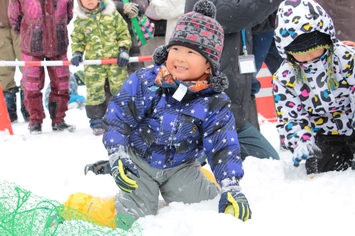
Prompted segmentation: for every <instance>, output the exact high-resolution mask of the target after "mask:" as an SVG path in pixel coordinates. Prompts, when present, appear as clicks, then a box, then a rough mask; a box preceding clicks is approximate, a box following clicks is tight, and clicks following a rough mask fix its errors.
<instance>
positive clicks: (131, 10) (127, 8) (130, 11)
mask: <svg viewBox="0 0 355 236" xmlns="http://www.w3.org/2000/svg"><path fill="white" fill-rule="evenodd" d="M138 13H139V8H138V4H137V3H133V2H130V3H125V4H123V14H125V15H127V16H128V18H133V17H136V16H138Z"/></svg>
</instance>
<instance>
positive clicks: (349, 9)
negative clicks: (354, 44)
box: [317, 0, 355, 41]
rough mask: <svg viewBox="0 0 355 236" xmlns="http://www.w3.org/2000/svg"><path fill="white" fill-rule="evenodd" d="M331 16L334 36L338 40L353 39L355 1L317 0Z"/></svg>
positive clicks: (354, 34)
mask: <svg viewBox="0 0 355 236" xmlns="http://www.w3.org/2000/svg"><path fill="white" fill-rule="evenodd" d="M317 2H318V3H319V5H321V6H322V7H323V8H324V10H325V11H326V12H327V13H328V14H329V16H330V17H331V18H332V20H333V22H334V26H335V31H336V37H337V39H339V40H350V41H355V30H354V27H353V25H354V23H355V14H354V8H355V1H354V0H317Z"/></svg>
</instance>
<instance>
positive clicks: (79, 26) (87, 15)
mask: <svg viewBox="0 0 355 236" xmlns="http://www.w3.org/2000/svg"><path fill="white" fill-rule="evenodd" d="M99 4H100V6H99V8H97V9H95V10H93V11H88V10H87V9H85V8H83V7H82V6H80V5H81V4H79V6H77V7H76V8H75V9H74V12H75V14H76V16H77V17H76V19H75V21H74V29H73V32H72V34H71V39H72V45H71V48H72V52H73V54H74V53H75V52H81V53H82V54H83V53H84V51H86V53H85V59H89V60H94V59H103V58H116V57H117V56H118V54H119V51H120V48H122V47H124V48H126V49H127V50H129V49H130V47H131V45H132V40H131V36H130V34H129V30H128V26H127V23H126V22H125V21H124V19H123V17H122V16H121V15H120V14H119V13H118V12H117V10H116V7H115V4H114V3H113V1H112V0H102V1H101V3H99Z"/></svg>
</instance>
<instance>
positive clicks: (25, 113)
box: [20, 88, 30, 122]
mask: <svg viewBox="0 0 355 236" xmlns="http://www.w3.org/2000/svg"><path fill="white" fill-rule="evenodd" d="M24 97H25V96H24V94H23V90H22V89H21V88H20V99H21V113H22V116H23V120H24V121H25V122H29V121H30V114H29V113H28V111H27V110H26V107H25V104H24V102H23V99H24Z"/></svg>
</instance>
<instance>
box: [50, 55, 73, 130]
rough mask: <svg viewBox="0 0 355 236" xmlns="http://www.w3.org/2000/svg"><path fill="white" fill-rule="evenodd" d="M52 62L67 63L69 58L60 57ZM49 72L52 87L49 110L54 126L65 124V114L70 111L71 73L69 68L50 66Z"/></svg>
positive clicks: (54, 58)
mask: <svg viewBox="0 0 355 236" xmlns="http://www.w3.org/2000/svg"><path fill="white" fill-rule="evenodd" d="M50 60H59V61H66V60H68V58H67V56H66V55H59V56H57V57H53V58H50ZM47 70H48V75H49V78H50V87H51V92H50V93H49V103H48V110H49V114H50V117H51V119H52V125H54V124H57V123H60V122H64V117H65V113H66V111H67V110H68V101H69V98H70V95H69V79H70V73H69V68H68V67H67V66H49V67H47Z"/></svg>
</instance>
